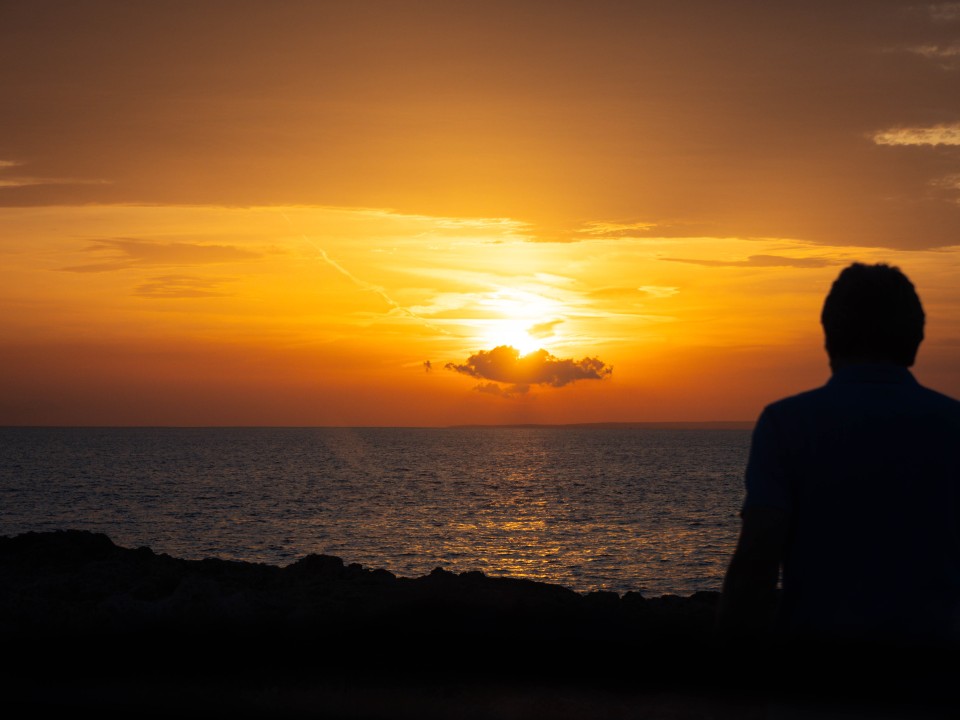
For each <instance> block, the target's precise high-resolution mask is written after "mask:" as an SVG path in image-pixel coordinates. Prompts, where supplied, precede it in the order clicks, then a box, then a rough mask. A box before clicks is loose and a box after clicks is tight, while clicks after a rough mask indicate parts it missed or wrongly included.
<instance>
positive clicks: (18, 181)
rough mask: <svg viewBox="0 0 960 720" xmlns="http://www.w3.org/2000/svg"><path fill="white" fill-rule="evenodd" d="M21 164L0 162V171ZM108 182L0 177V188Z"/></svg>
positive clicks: (31, 176)
mask: <svg viewBox="0 0 960 720" xmlns="http://www.w3.org/2000/svg"><path fill="white" fill-rule="evenodd" d="M21 165H23V163H22V162H17V161H16V160H0V171H3V170H6V169H7V168H14V167H20V166H21ZM109 184H110V181H109V180H89V179H83V178H60V177H52V178H44V177H36V176H33V175H11V176H7V177H0V188H18V187H30V186H31V185H109Z"/></svg>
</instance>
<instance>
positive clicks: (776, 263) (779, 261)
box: [660, 255, 840, 268]
mask: <svg viewBox="0 0 960 720" xmlns="http://www.w3.org/2000/svg"><path fill="white" fill-rule="evenodd" d="M660 259H661V260H666V261H667V262H679V263H689V264H691V265H703V266H704V267H793V268H822V267H829V266H831V265H838V264H840V261H839V260H833V259H831V258H824V257H808V258H791V257H784V256H782V255H751V256H750V257H748V258H747V259H746V260H697V259H695V258H668V257H665V258H660Z"/></svg>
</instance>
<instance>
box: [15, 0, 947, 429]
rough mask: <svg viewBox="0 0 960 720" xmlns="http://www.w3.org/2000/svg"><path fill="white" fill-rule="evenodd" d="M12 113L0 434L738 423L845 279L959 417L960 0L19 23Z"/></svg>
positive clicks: (114, 7)
mask: <svg viewBox="0 0 960 720" xmlns="http://www.w3.org/2000/svg"><path fill="white" fill-rule="evenodd" d="M0 88H2V92H3V95H4V97H3V102H0V317H2V318H3V322H2V324H0V369H2V374H0V424H62V425H73V424H100V425H124V424H136V425H171V424H173V425H446V424H459V423H494V422H511V423H512V422H540V423H571V422H602V421H681V420H749V419H752V418H754V417H755V416H756V415H757V413H758V412H759V411H760V409H761V408H762V407H763V405H764V404H766V403H767V402H770V401H772V400H774V399H776V398H777V397H780V396H782V395H786V394H791V393H794V392H798V391H801V390H804V389H807V388H809V387H812V386H815V385H817V384H820V383H822V382H823V381H824V380H825V379H826V378H827V376H828V374H829V371H828V367H827V362H826V356H825V354H824V352H823V349H822V337H821V331H820V328H819V325H818V315H819V311H820V306H821V304H822V300H823V296H824V294H825V293H826V291H827V290H828V289H829V286H830V283H831V282H832V280H833V279H834V278H835V277H836V275H837V273H838V272H839V270H840V269H841V268H842V267H843V266H844V265H846V264H849V263H850V262H852V261H854V260H859V261H864V262H889V263H892V264H896V265H898V266H900V267H901V268H902V269H903V270H904V271H905V272H906V273H907V274H908V275H909V276H910V277H911V278H912V279H913V281H914V282H915V284H916V285H917V288H918V290H919V292H920V295H921V298H922V300H923V302H924V305H925V307H926V310H927V316H928V327H927V341H926V342H925V343H924V345H923V347H921V350H920V355H919V359H918V362H917V366H916V368H915V372H916V375H917V377H918V379H919V380H920V381H921V382H922V383H924V384H926V385H928V386H930V387H933V388H935V389H938V390H941V391H943V392H946V393H948V394H952V395H954V396H957V395H960V364H958V363H957V354H958V353H957V351H958V349H960V289H958V279H960V272H958V271H960V3H956V2H953V3H933V4H931V3H919V2H892V1H884V0H863V1H850V2H847V1H842V2H837V1H836V0H834V1H832V2H822V1H813V2H803V3H771V2H759V1H756V2H748V1H745V0H744V1H740V0H734V1H731V2H723V3H717V2H713V1H707V0H701V1H699V2H693V1H690V2H687V1H684V0H680V1H679V2H671V3H663V2H652V1H651V2H643V1H638V2H613V1H596V0H594V1H591V2H586V1H583V2H565V1H559V0H552V1H550V2H547V1H546V0H544V1H542V2H533V1H527V2H524V1H523V0H513V1H511V2H497V1H490V0H486V1H483V2H466V1H465V2H450V1H449V0H443V1H438V2H416V1H413V2H396V1H389V0H384V1H380V2H365V1H358V2H323V1H319V0H317V1H313V2H293V1H287V2H257V1H255V0H251V1H250V2H228V1H224V2H210V1H204V0H199V1H195V2H175V1H168V2H162V3H131V2H82V3H77V2H67V1H62V2H57V1H54V2H44V1H41V0H29V1H24V2H18V1H13V0H7V1H6V2H4V3H2V4H0ZM506 346H510V347H512V348H514V350H509V349H507V348H506ZM531 352H532V353H533V354H528V353H531Z"/></svg>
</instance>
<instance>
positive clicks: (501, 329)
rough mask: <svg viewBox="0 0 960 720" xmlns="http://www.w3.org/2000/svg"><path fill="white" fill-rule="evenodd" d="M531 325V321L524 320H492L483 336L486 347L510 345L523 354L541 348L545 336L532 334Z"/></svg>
mask: <svg viewBox="0 0 960 720" xmlns="http://www.w3.org/2000/svg"><path fill="white" fill-rule="evenodd" d="M530 325H531V323H530V322H528V321H523V320H492V321H490V322H489V323H488V327H487V329H486V332H485V333H484V336H483V343H484V347H491V348H492V347H496V346H498V345H510V346H511V347H514V348H516V349H517V350H518V351H519V352H520V354H521V355H528V354H529V353H532V352H534V351H535V350H539V349H540V348H541V347H542V346H543V344H544V342H543V338H535V337H533V336H532V335H530V332H529V328H530Z"/></svg>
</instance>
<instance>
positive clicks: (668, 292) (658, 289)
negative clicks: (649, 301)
mask: <svg viewBox="0 0 960 720" xmlns="http://www.w3.org/2000/svg"><path fill="white" fill-rule="evenodd" d="M637 290H639V291H640V292H642V293H645V294H647V295H650V296H652V297H655V298H668V297H673V296H674V295H676V294H677V293H678V292H680V288H678V287H673V286H668V285H641V286H640V287H638V288H637Z"/></svg>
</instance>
